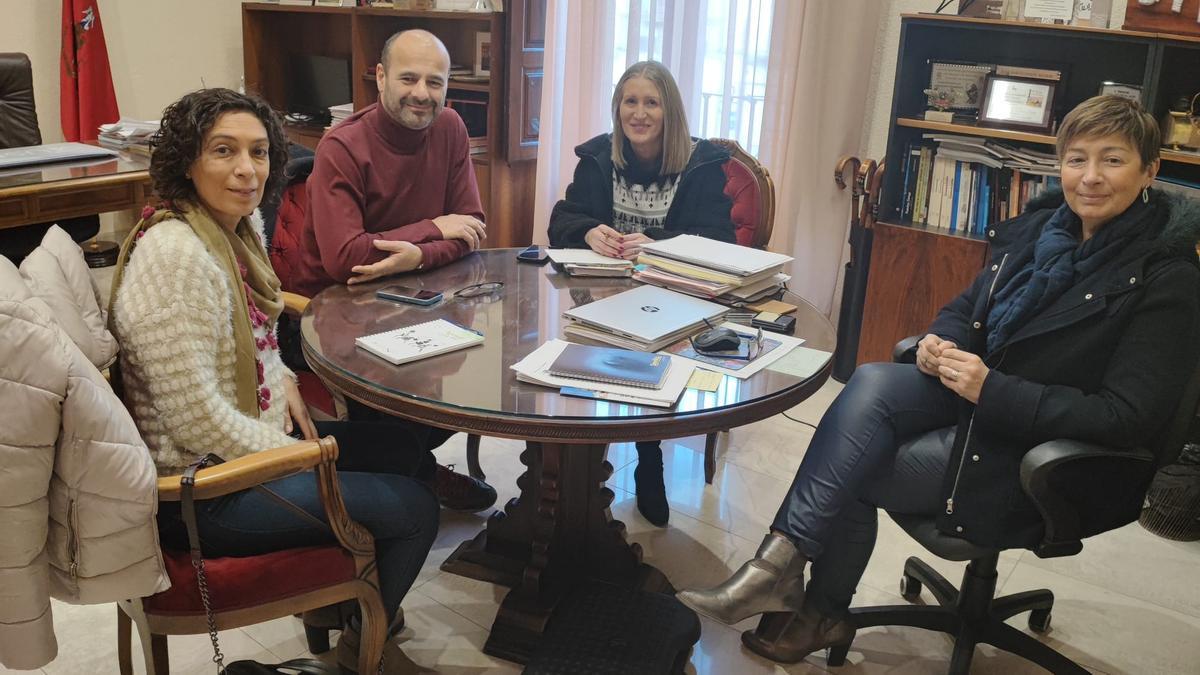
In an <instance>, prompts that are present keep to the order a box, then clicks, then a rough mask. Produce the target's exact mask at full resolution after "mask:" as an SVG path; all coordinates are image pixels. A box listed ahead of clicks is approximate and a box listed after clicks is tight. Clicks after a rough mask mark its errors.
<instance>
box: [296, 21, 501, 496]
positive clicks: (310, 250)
mask: <svg viewBox="0 0 1200 675" xmlns="http://www.w3.org/2000/svg"><path fill="white" fill-rule="evenodd" d="M449 71H450V55H449V54H447V53H446V47H445V45H443V44H442V42H441V41H440V40H438V39H437V38H436V37H434V36H433V34H431V33H429V32H427V31H423V30H410V31H404V32H402V33H397V34H395V35H393V36H392V37H390V38H388V41H387V43H385V44H384V46H383V53H382V54H381V56H380V62H379V64H378V65H377V66H376V67H375V82H376V84H377V85H378V86H379V102H378V103H376V104H373V105H370V106H367V107H366V108H364V109H362V110H360V111H358V112H357V113H355V114H354V115H352V116H350V117H349V118H347V119H346V121H344V122H342V123H341V124H339V125H337V126H336V127H334V128H333V129H331V130H330V131H329V133H327V134H325V137H324V138H322V139H321V143H320V144H319V145H318V146H317V156H316V160H315V162H314V164H313V170H312V174H311V175H310V176H309V178H308V182H307V195H308V210H307V211H306V214H305V218H304V227H303V230H302V233H301V237H300V246H299V249H300V251H299V260H298V261H297V263H298V264H296V265H294V267H295V269H294V270H293V272H294V280H293V283H292V287H291V288H287V289H285V290H289V291H296V292H298V293H302V294H304V295H307V296H309V297H311V296H313V295H316V294H317V293H319V292H320V291H321V290H322V289H324V288H326V287H328V286H331V285H333V284H342V283H349V284H358V283H363V282H367V281H372V280H374V279H378V278H380V277H384V276H388V275H391V274H399V273H402V272H414V271H418V270H427V269H431V268H434V267H438V266H441V265H445V264H447V263H450V262H453V261H455V260H458V259H459V258H461V257H463V256H464V255H467V254H468V253H470V252H471V251H474V250H475V249H477V248H479V243H480V241H482V240H483V237H484V235H485V233H486V230H485V228H484V224H483V208H482V207H481V206H480V203H479V187H478V186H477V185H476V183H475V171H474V169H472V167H471V155H470V147H469V145H468V141H467V127H466V125H464V124H463V121H462V118H460V117H459V116H458V114H457V113H455V112H454V111H453V110H446V109H444V107H443V106H444V105H445V103H446V83H447V82H448V81H449ZM290 330H295V329H294V328H290ZM296 356H298V355H291V358H288V359H287V360H288V361H289V365H291V366H292V367H293V369H294V368H304V367H305V366H304V364H303V357H302V356H300V357H299V359H298V361H299V362H297V358H296ZM346 407H347V409H348V412H349V417H350V420H351V422H383V423H387V424H400V425H404V426H405V427H406V428H408V430H409V431H411V432H412V433H413V434H415V435H416V436H417V438H418V439H419V441H420V442H421V444H422V445H423V446H424V449H425V450H426V452H425V453H424V455H423V457H422V459H421V462H420V466H419V468H418V469H416V476H417V477H418V478H421V479H424V480H426V481H428V482H429V483H430V484H431V486H432V487H433V489H434V492H435V493H436V494H437V496H438V499H439V500H440V501H441V503H442V506H444V507H446V508H450V509H455V510H462V511H480V510H482V509H486V508H489V507H491V505H492V504H494V503H495V502H496V491H495V490H494V489H492V487H491V486H489V485H488V484H487V483H484V482H483V481H481V480H477V479H475V478H472V477H470V476H465V475H462V474H458V473H454V472H452V471H450V470H449V469H448V468H447V467H444V466H440V465H437V464H436V462H435V460H434V458H433V455H432V454H431V453H429V452H428V451H429V450H432V449H433V448H436V447H437V446H439V445H441V444H442V443H443V442H445V440H446V439H447V438H448V437H450V436H451V435H453V433H454V432H452V431H447V430H444V429H436V428H433V427H428V426H425V425H421V424H417V423H415V422H406V421H404V420H399V419H396V418H390V417H387V416H385V415H383V414H382V413H379V412H378V411H375V410H373V409H371V408H368V407H366V406H364V405H362V404H359V403H357V402H355V401H352V400H349V399H347V401H346ZM364 429H367V431H369V429H368V428H366V427H364ZM401 454H403V453H397V457H395V458H380V461H381V462H383V463H382V464H380V465H376V466H372V467H370V468H371V470H377V471H381V472H387V471H389V468H388V466H387V465H386V463H387V461H390V460H391V459H395V460H396V461H397V462H398V463H399V464H398V465H397V467H398V468H397V471H401V472H408V471H409V469H408V467H409V465H410V463H408V462H406V461H404V458H402V457H400V456H399V455H401ZM401 467H402V468H401ZM358 470H366V469H358Z"/></svg>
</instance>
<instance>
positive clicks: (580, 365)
mask: <svg viewBox="0 0 1200 675" xmlns="http://www.w3.org/2000/svg"><path fill="white" fill-rule="evenodd" d="M670 366H671V359H670V358H668V357H666V356H663V355H662V354H647V353H645V352H635V351H630V350H628V349H613V348H611V347H593V346H590V345H577V344H569V345H567V346H566V348H565V349H563V351H562V353H561V354H559V355H558V358H556V359H554V362H553V363H551V364H550V367H549V368H547V369H546V372H548V373H550V374H551V375H557V376H558V377H571V378H575V379H578V380H588V381H590V382H608V383H609V384H623V385H626V386H629V387H644V388H646V389H661V388H662V385H663V380H665V379H666V377H667V369H668V368H670Z"/></svg>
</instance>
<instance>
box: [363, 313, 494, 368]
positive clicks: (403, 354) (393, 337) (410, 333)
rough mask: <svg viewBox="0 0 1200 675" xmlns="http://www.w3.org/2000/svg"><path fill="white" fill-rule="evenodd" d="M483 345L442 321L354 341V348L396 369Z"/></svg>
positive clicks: (467, 331)
mask: <svg viewBox="0 0 1200 675" xmlns="http://www.w3.org/2000/svg"><path fill="white" fill-rule="evenodd" d="M482 342H483V335H482V334H480V333H477V332H475V331H473V330H471V329H469V328H463V327H462V326H458V325H455V324H453V323H450V322H449V321H447V320H445V319H436V320H434V321H426V322H425V323H419V324H416V325H414V326H405V327H404V328H397V329H395V330H389V331H386V332H383V333H375V334H373V335H364V336H362V337H359V338H356V339H355V340H354V344H355V345H357V346H358V347H359V348H360V349H365V350H366V351H368V352H370V353H372V354H374V355H375V356H378V357H379V358H381V359H384V360H385V361H388V362H389V363H391V364H392V365H396V366H398V365H400V364H402V363H408V362H409V361H416V360H418V359H424V358H429V357H431V356H437V355H439V354H445V353H446V352H452V351H456V350H459V349H466V348H467V347H473V346H475V345H477V344H481V343H482Z"/></svg>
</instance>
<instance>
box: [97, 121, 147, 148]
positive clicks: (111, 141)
mask: <svg viewBox="0 0 1200 675" xmlns="http://www.w3.org/2000/svg"><path fill="white" fill-rule="evenodd" d="M157 131H158V120H150V121H142V120H131V119H129V118H127V117H122V118H121V119H120V121H117V122H113V123H112V124H101V125H100V134H99V135H98V136H97V137H96V140H97V141H99V143H100V145H102V146H104V147H106V148H111V149H113V150H127V151H129V152H131V153H133V154H136V155H141V156H143V157H149V156H150V138H151V137H152V136H153V135H154V134H155V132H157Z"/></svg>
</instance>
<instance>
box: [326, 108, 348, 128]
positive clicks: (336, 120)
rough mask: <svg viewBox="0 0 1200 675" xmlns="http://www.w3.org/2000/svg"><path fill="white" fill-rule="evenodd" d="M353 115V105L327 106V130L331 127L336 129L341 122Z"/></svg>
mask: <svg viewBox="0 0 1200 675" xmlns="http://www.w3.org/2000/svg"><path fill="white" fill-rule="evenodd" d="M353 114H354V104H353V103H343V104H341V105H331V106H329V127H328V128H330V129H332V128H333V127H336V126H337V125H339V124H341V123H342V122H345V121H346V118H347V117H349V116H351V115H353Z"/></svg>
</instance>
